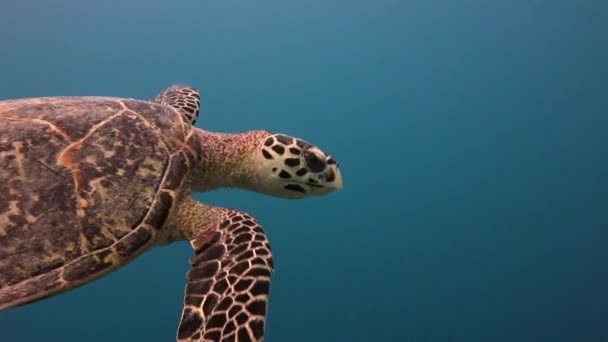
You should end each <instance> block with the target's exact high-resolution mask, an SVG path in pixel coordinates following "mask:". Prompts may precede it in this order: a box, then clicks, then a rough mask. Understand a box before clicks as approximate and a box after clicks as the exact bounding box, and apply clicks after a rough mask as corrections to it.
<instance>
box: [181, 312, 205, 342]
mask: <svg viewBox="0 0 608 342" xmlns="http://www.w3.org/2000/svg"><path fill="white" fill-rule="evenodd" d="M202 324H203V319H202V318H201V317H200V316H199V315H198V313H196V312H195V311H193V310H192V309H189V308H186V309H184V318H183V319H182V321H181V323H180V324H179V330H178V332H177V336H178V338H179V339H186V338H188V337H190V336H191V335H192V334H194V332H195V331H197V330H198V329H200V327H201V325H202Z"/></svg>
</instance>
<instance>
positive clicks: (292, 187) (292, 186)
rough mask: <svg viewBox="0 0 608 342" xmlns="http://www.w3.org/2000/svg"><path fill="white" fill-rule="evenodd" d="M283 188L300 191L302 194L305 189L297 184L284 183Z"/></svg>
mask: <svg viewBox="0 0 608 342" xmlns="http://www.w3.org/2000/svg"><path fill="white" fill-rule="evenodd" d="M285 189H287V190H291V191H297V192H301V193H303V194H305V193H306V190H304V188H302V187H301V186H299V185H298V184H287V185H285Z"/></svg>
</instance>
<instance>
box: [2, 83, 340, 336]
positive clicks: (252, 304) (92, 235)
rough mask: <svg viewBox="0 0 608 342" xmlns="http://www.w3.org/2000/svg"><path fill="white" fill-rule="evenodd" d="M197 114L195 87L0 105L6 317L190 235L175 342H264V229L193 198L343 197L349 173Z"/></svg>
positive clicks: (263, 134) (289, 144) (292, 142)
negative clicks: (220, 129) (222, 129)
mask: <svg viewBox="0 0 608 342" xmlns="http://www.w3.org/2000/svg"><path fill="white" fill-rule="evenodd" d="M199 108H200V95H199V92H198V90H197V89H194V88H192V87H189V86H185V85H173V86H171V87H169V88H167V89H165V90H164V91H163V92H161V93H160V94H159V95H158V96H156V97H155V98H154V99H152V100H150V101H144V100H137V99H127V98H116V97H97V96H80V97H79V96H71V97H67V96H62V97H40V98H23V99H12V100H6V101H0V310H3V309H8V308H12V307H15V306H20V305H24V304H28V303H32V302H34V301H38V300H42V299H44V298H48V297H50V296H53V295H56V294H59V293H61V292H63V291H67V290H69V289H73V288H75V287H77V286H82V285H84V284H86V283H88V282H91V281H93V280H95V279H99V278H100V277H102V276H103V275H106V274H108V273H109V272H112V271H115V270H117V269H118V268H120V267H121V266H123V265H125V264H126V263H128V262H130V261H131V260H133V259H134V258H136V257H137V256H139V255H140V254H141V253H143V252H145V251H146V250H149V249H150V248H153V247H155V246H159V245H165V244H168V243H171V242H174V241H183V240H187V241H189V242H190V244H191V246H192V248H193V249H194V252H195V255H194V256H193V257H192V258H191V259H190V263H191V265H192V267H191V269H190V270H189V271H188V273H187V285H186V288H185V298H184V306H183V310H182V315H181V320H180V321H179V326H178V329H177V336H176V338H177V340H178V341H263V340H264V332H265V322H266V316H267V315H266V313H267V305H268V296H269V286H270V281H271V277H272V274H273V272H274V266H273V262H272V253H271V248H270V244H269V241H268V238H267V236H266V233H265V232H264V230H263V229H262V227H261V226H260V224H259V222H258V221H257V220H256V219H255V218H253V217H252V216H250V215H249V214H247V213H244V212H241V211H238V210H235V209H230V208H220V207H214V206H209V205H206V204H204V203H201V202H199V201H196V200H194V199H193V198H192V193H194V192H205V191H210V190H213V189H218V188H223V187H236V188H242V189H247V190H250V191H255V192H258V193H263V194H267V195H271V196H276V197H281V198H290V199H296V198H303V197H307V196H314V195H324V194H328V193H330V192H332V191H333V190H336V189H341V188H342V176H341V173H340V170H339V167H338V163H336V161H335V160H334V159H332V158H331V157H330V156H329V155H328V154H327V153H325V152H323V151H322V150H321V149H319V148H318V147H315V146H314V145H312V144H310V143H308V142H306V141H304V140H302V139H299V138H295V137H291V136H288V135H285V134H280V133H274V132H269V131H262V130H257V131H249V132H245V133H240V134H229V133H217V132H209V131H205V130H202V129H199V128H196V127H194V123H195V121H196V119H197V117H198V113H199ZM0 334H1V332H0Z"/></svg>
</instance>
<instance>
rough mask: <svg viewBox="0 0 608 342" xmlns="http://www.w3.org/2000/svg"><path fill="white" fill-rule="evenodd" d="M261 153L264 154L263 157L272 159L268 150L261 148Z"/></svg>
mask: <svg viewBox="0 0 608 342" xmlns="http://www.w3.org/2000/svg"><path fill="white" fill-rule="evenodd" d="M262 154H263V155H264V158H266V159H273V158H272V154H270V152H268V151H266V150H264V149H262Z"/></svg>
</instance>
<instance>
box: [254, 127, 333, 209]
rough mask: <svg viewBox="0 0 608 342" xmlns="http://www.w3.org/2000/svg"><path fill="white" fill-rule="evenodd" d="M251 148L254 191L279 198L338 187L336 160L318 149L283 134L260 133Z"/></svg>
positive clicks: (321, 191)
mask: <svg viewBox="0 0 608 342" xmlns="http://www.w3.org/2000/svg"><path fill="white" fill-rule="evenodd" d="M256 145H257V148H256V149H255V150H254V153H253V154H254V156H253V167H252V168H253V169H254V172H253V173H254V175H255V178H256V179H255V180H254V183H255V189H254V190H255V191H258V192H262V193H265V194H268V195H272V196H276V197H281V198H303V197H308V196H319V195H325V194H327V193H330V192H332V191H334V190H340V189H342V174H341V173H340V168H339V167H338V163H337V162H336V161H335V160H334V159H333V158H332V157H331V156H330V155H329V154H327V153H325V152H323V151H322V150H321V149H320V148H318V147H316V146H314V145H312V144H310V143H308V142H306V141H304V140H302V139H298V138H294V137H291V136H288V135H285V134H276V133H269V132H266V134H264V135H262V137H261V139H260V140H258V143H257V144H256Z"/></svg>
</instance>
